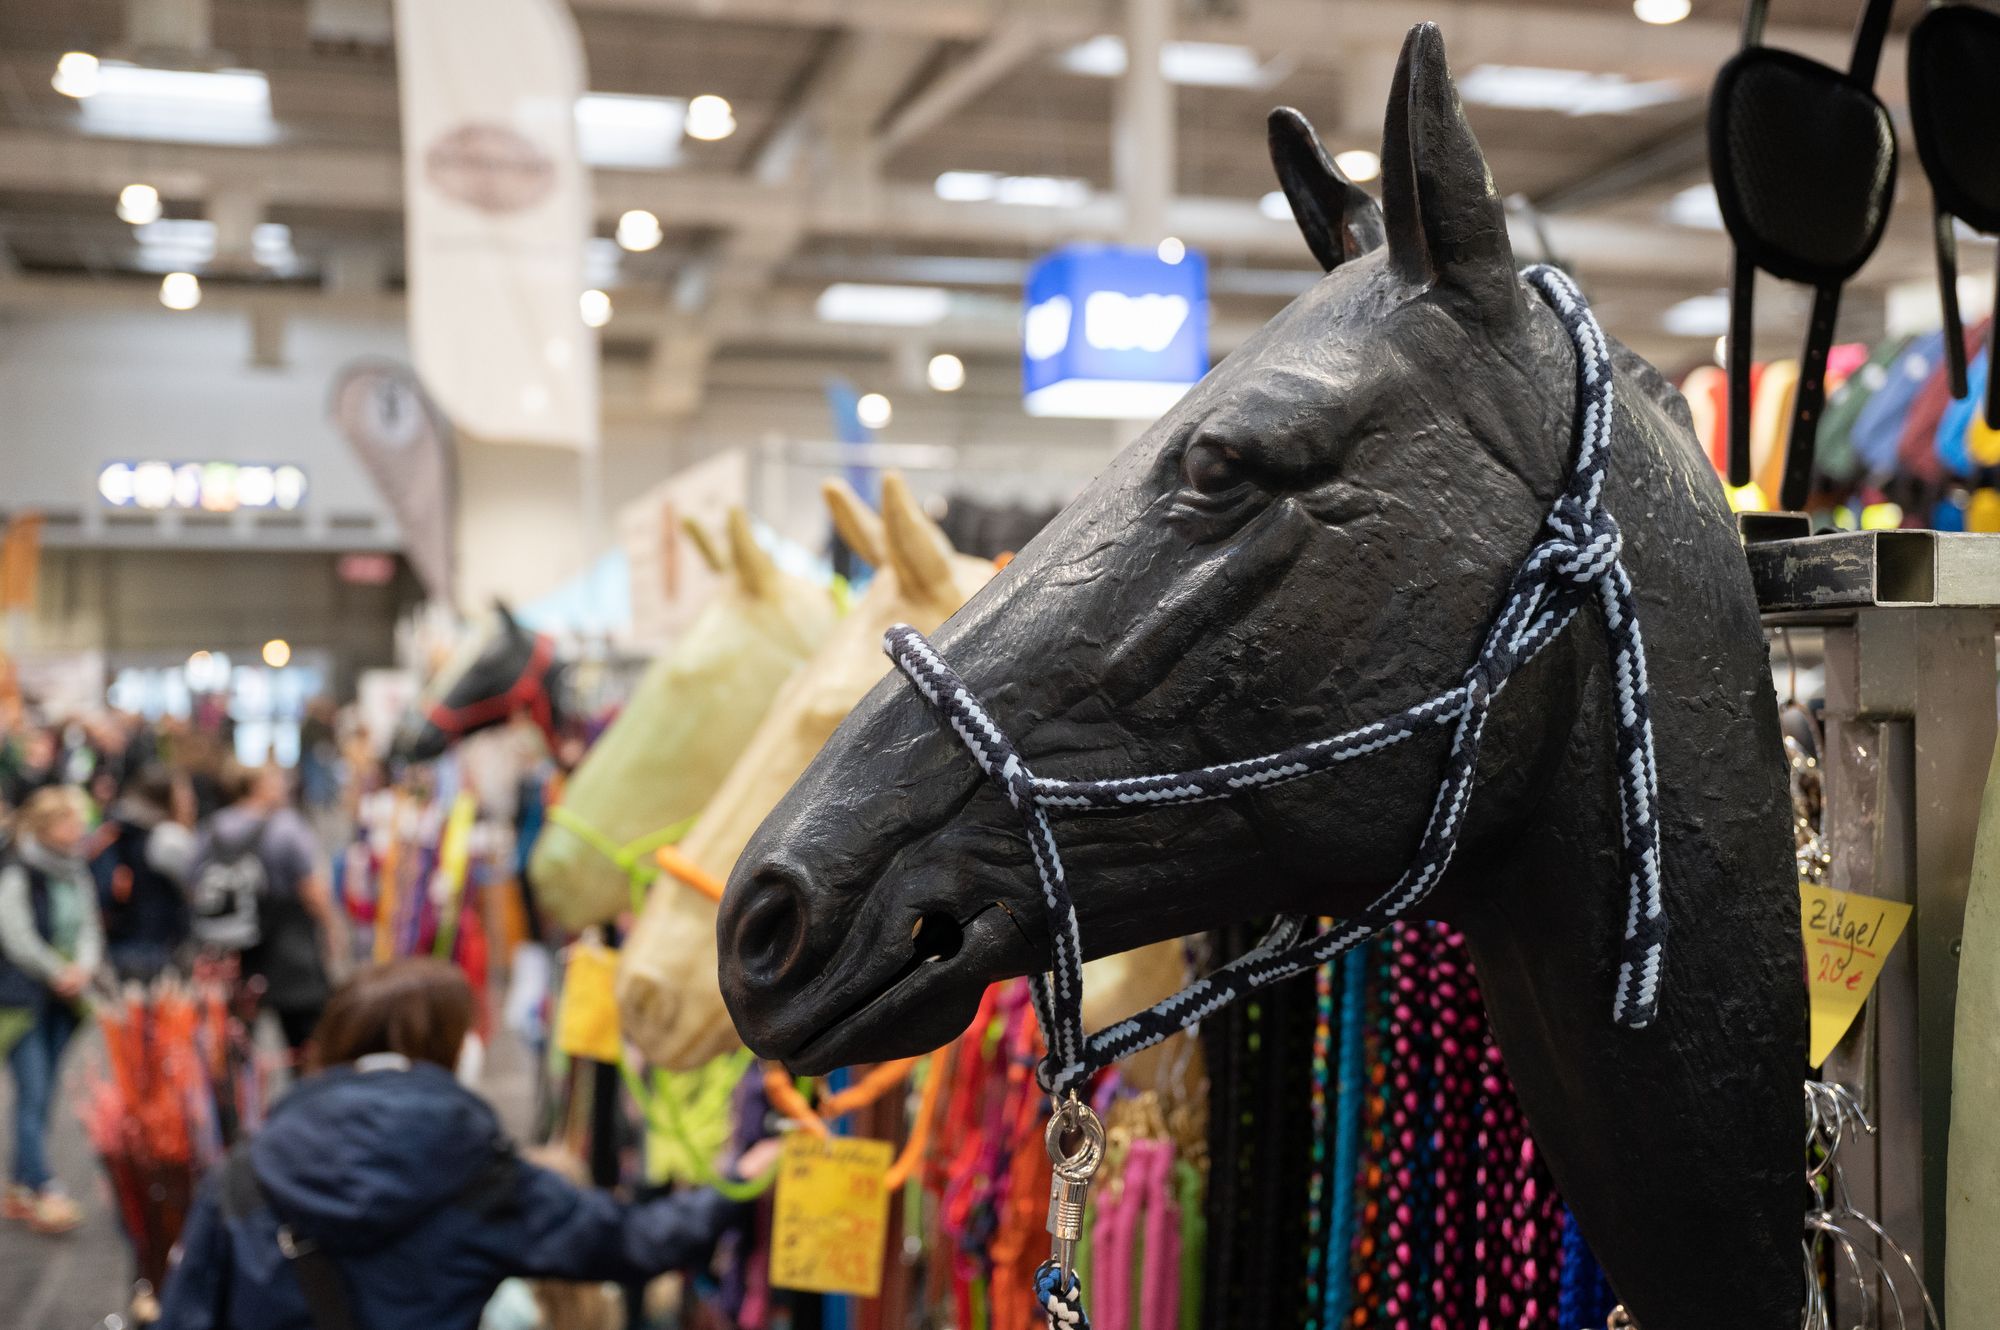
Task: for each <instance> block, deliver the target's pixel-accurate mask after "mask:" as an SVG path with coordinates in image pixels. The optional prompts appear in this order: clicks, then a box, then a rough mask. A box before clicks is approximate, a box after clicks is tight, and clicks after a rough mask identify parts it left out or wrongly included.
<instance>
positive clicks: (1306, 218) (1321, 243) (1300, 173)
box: [1266, 106, 1382, 272]
mask: <svg viewBox="0 0 2000 1330" xmlns="http://www.w3.org/2000/svg"><path fill="white" fill-rule="evenodd" d="M1266 126H1267V133H1266V137H1267V138H1268V139H1269V140H1270V144H1271V166H1272V168H1273V169H1275V170H1276V171H1277V173H1278V184H1279V185H1280V186H1281V187H1282V188H1283V189H1284V191H1285V197H1286V199H1288V200H1290V202H1291V205H1292V216H1293V217H1294V218H1296V219H1297V221H1298V224H1299V231H1300V233H1301V234H1303V235H1304V236H1305V238H1306V246H1307V247H1308V248H1309V249H1311V250H1312V252H1313V257H1314V258H1316V259H1318V260H1319V266H1320V267H1321V268H1323V269H1325V270H1326V271H1327V272H1332V271H1333V270H1334V269H1335V268H1338V267H1339V266H1340V265H1341V264H1343V263H1345V262H1346V261H1347V260H1349V259H1358V258H1360V257H1361V256H1362V255H1363V254H1366V253H1367V252H1368V251H1369V250H1371V249H1379V248H1381V245H1382V209H1381V208H1380V207H1379V206H1378V205H1377V204H1376V202H1375V200H1374V199H1373V198H1372V197H1370V195H1369V193H1368V191H1367V190H1365V189H1363V188H1361V186H1359V185H1357V184H1355V183H1354V182H1353V181H1352V180H1349V179H1348V178H1347V177H1346V176H1345V175H1344V174H1342V173H1341V170H1340V168H1339V167H1338V166H1336V165H1334V163H1333V159H1332V158H1330V157H1328V156H1327V155H1326V149H1325V148H1324V147H1322V146H1321V145H1320V141H1319V135H1318V134H1315V133H1314V132H1313V127H1312V122H1310V121H1308V120H1307V119H1306V118H1305V117H1304V116H1303V115H1300V114H1299V113H1298V112H1297V111H1295V110H1293V109H1292V108H1291V107H1289V106H1280V107H1279V108H1278V109H1277V110H1275V111H1273V112H1271V116H1270V119H1269V120H1268V121H1267V122H1266Z"/></svg>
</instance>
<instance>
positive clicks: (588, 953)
mask: <svg viewBox="0 0 2000 1330" xmlns="http://www.w3.org/2000/svg"><path fill="white" fill-rule="evenodd" d="M617 979H618V953H617V952H615V951H613V950H611V948H609V947H606V946H603V945H602V944H600V943H596V942H579V943H577V944H576V945H575V946H573V947H571V948H570V949H569V965H568V966H567V968H565V969H564V971H563V982H562V994H561V996H560V997H558V998H557V999H556V1021H555V1025H556V1047H557V1048H560V1049H561V1050H562V1051H563V1052H565V1053H567V1054H569V1056H571V1057H573V1058H589V1059H591V1060H592V1061H595V1062H616V1061H618V1058H619V1055H620V1054H621V1053H622V1052H623V1051H624V1048H623V1045H622V1044H621V1043H620V1042H619V1034H618V999H617V996H616V995H615V993H614V992H613V985H614V984H615V983H616V982H617Z"/></svg>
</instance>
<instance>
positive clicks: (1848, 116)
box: [1708, 0, 1896, 508]
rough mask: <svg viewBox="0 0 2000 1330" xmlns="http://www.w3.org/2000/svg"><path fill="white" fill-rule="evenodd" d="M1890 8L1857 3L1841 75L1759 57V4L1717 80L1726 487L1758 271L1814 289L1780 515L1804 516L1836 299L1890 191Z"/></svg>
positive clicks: (1743, 434) (1745, 472)
mask: <svg viewBox="0 0 2000 1330" xmlns="http://www.w3.org/2000/svg"><path fill="white" fill-rule="evenodd" d="M1892 4H1893V0H1868V4H1867V7H1866V8H1865V9H1864V10H1863V11H1862V15H1861V23H1860V27H1859V31H1858V33H1857V35H1856V38H1855V43H1854V57H1853V59H1852V61H1851V62H1850V63H1849V66H1848V68H1847V70H1846V71H1845V72H1843V71H1841V70H1838V69H1834V68H1833V67H1831V66H1829V65H1823V64H1821V63H1820V62H1819V61H1817V60H1810V59H1808V58H1806V57H1805V56H1802V55H1799V54H1797V53H1796V52H1793V51H1782V50H1777V49H1774V48H1772V47H1768V46H1764V45H1762V44H1761V41H1762V37H1763V32H1764V17H1765V13H1766V11H1767V10H1768V8H1769V4H1768V0H1751V3H1750V5H1749V7H1748V9H1747V10H1746V11H1745V14H1744V19H1743V34H1744V46H1743V49H1742V50H1741V51H1738V52H1737V53H1736V55H1735V56H1733V57H1731V59H1730V60H1729V62H1728V63H1727V64H1725V65H1723V67H1722V69H1721V70H1720V71H1719V72H1718V73H1717V74H1716V78H1715V88H1714V91H1713V92H1712V93H1711V94H1710V96H1709V103H1708V155H1709V168H1710V170H1711V171H1712V172H1713V174H1714V177H1715V196H1716V201H1717V202H1718V203H1719V204H1720V205H1721V210H1722V220H1723V224H1724V225H1725V226H1726V227H1727V228H1728V230H1729V236H1730V239H1731V240H1733V241H1734V242H1735V245H1736V259H1735V263H1734V264H1733V265H1732V269H1731V273H1730V291H1729V344H1728V361H1729V366H1728V369H1729V482H1730V484H1732V485H1746V484H1748V483H1749V482H1750V362H1751V356H1752V352H1753V350H1754V338H1753V336H1752V330H1753V328H1754V326H1755V325H1754V322H1753V320H1752V317H1751V316H1752V309H1753V298H1754V288H1755V285H1756V277H1757V270H1758V269H1759V268H1761V269H1763V270H1764V271H1765V272H1768V273H1770V274H1771V275H1772V276H1774V277H1782V278H1785V279H1786V280H1788V281H1794V282H1803V283H1805V284H1806V285H1808V286H1810V287H1812V288H1813V292H1814V294H1813V311H1812V320H1811V323H1810V324H1809V326H1808V328H1807V332H1806V345H1805V351H1804V353H1803V354H1802V355H1801V356H1800V358H1799V385H1798V391H1797V396H1796V398H1795V401H1794V405H1793V409H1792V421H1791V430H1790V433H1789V435H1788V436H1787V440H1786V451H1785V469H1784V481H1783V486H1782V489H1781V491H1780V496H1779V502H1780V504H1781V506H1783V507H1785V508H1798V507H1800V506H1802V505H1803V504H1804V503H1805V499H1806V493H1807V490H1808V488H1809V485H1810V482H1811V479H1812V462H1813V442H1814V434H1815V431H1816V430H1817V429H1818V426H1819V416H1820V411H1821V410H1822V408H1823V407H1824V406H1825V404H1826V357H1827V352H1828V351H1830V350H1831V349H1832V347H1833V330H1834V323H1835V321H1836V319H1837V318H1838V315H1839V312H1840V288H1841V286H1842V284H1843V283H1845V282H1846V281H1847V279H1848V278H1850V277H1852V276H1853V275H1854V274H1855V273H1856V272H1857V271H1859V270H1860V268H1861V265H1862V264H1864V263H1866V262H1867V261H1868V257H1869V255H1871V254H1873V253H1874V252H1875V246H1876V245H1877V244H1878V243H1879V242H1880V241H1881V239H1882V231H1883V228H1884V227H1886V226H1887V225H1888V221H1889V204H1890V201H1891V200H1892V199H1893V197H1894V195H1895V188H1896V131H1895V127H1894V125H1893V124H1892V123H1891V122H1890V119H1889V111H1888V108H1887V107H1885V106H1883V105H1882V101H1881V99H1880V98H1879V97H1877V96H1876V95H1875V91H1874V83H1875V68H1876V66H1877V65H1878V64H1879V63H1880V62H1881V57H1882V39H1883V36H1884V34H1885V33H1886V32H1887V30H1888V26H1889V12H1890V10H1891V8H1892Z"/></svg>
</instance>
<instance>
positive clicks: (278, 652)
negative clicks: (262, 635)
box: [262, 637, 292, 670]
mask: <svg viewBox="0 0 2000 1330" xmlns="http://www.w3.org/2000/svg"><path fill="white" fill-rule="evenodd" d="M262 654H263V657H264V663H265V664H266V665H269V666H270V667H271V668H272V669H274V670H282V669H284V668H285V666H287V665H289V664H291V663H292V644H291V643H290V642H287V641H286V640H285V639H284V638H282V637H274V638H272V639H271V640H270V641H268V642H266V643H265V644H264V650H263V653H262Z"/></svg>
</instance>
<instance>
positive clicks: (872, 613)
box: [618, 472, 1183, 1071]
mask: <svg viewBox="0 0 2000 1330" xmlns="http://www.w3.org/2000/svg"><path fill="white" fill-rule="evenodd" d="M824 489H825V493H826V500H827V504H828V506H829V507H831V508H832V510H833V520H834V526H835V527H836V529H838V530H839V532H840V535H841V538H842V539H843V540H845V541H846V542H847V544H848V545H849V546H850V547H851V548H852V549H853V550H854V551H855V552H856V553H857V554H859V555H861V557H862V558H864V559H866V560H867V561H868V562H869V563H871V564H873V565H874V566H875V568H876V570H877V572H876V576H875V580H874V581H873V582H872V583H870V584H869V587H868V590H867V591H866V593H864V594H863V595H862V597H861V599H860V600H859V601H858V602H857V603H856V604H855V606H854V608H853V610H852V611H850V612H849V614H848V615H847V617H846V618H845V619H843V620H842V621H841V622H840V624H839V626H838V627H836V628H835V629H834V630H833V632H832V634H831V635H830V636H829V637H828V638H827V640H826V644H825V645H824V646H822V647H821V648H820V650H819V653H818V654H817V655H815V656H814V657H813V658H812V659H811V660H810V661H808V662H807V663H806V664H805V666H804V667H803V668H801V669H800V670H799V671H798V673H797V674H795V675H793V676H792V678H791V680H790V681H789V682H787V683H786V684H785V687H784V690H783V691H782V692H781V693H780V694H779V695H778V699H777V701H776V702H774V703H773V704H772V706H771V710H770V712H769V714H768V715H766V716H765V717H764V721H763V724H761V725H759V726H758V727H757V733H756V735H755V736H754V737H753V738H752V739H751V740H750V744H749V747H747V748H746V749H744V751H743V756H742V758H741V760H739V761H738V762H737V763H736V765H735V766H734V767H733V768H732V769H731V770H730V772H729V775H728V777H727V778H726V779H725V780H724V781H723V783H722V788H721V789H719V790H717V791H716V793H715V797H714V798H713V799H712V800H710V802H709V804H708V806H707V808H706V809H704V810H703V812H702V814H701V817H700V819H699V820H698V821H697V822H696V823H695V825H694V827H693V829H692V830H690V831H689V832H688V835H687V837H686V839H684V840H683V841H681V843H680V846H679V849H680V852H681V854H682V855H684V856H685V857H686V858H688V859H690V860H692V861H693V862H694V863H695V864H696V865H697V866H699V867H700V868H702V869H703V870H705V871H706V872H708V873H709V874H711V875H712V876H713V877H715V878H717V879H726V878H727V877H728V876H729V871H730V869H731V868H732V867H734V866H735V863H736V856H737V855H738V854H740V853H742V850H743V847H744V846H745V845H746V844H748V843H749V840H750V837H751V835H752V833H754V832H755V831H756V830H757V827H758V824H759V823H761V822H762V821H763V820H764V818H765V815H766V814H768V813H769V812H770V811H771V809H772V808H773V807H775V806H776V804H777V802H778V800H779V799H780V798H781V797H783V795H784V793H785V791H786V790H787V789H788V788H789V787H790V786H791V784H792V782H793V781H794V780H796V779H798V776H799V773H801V772H802V771H804V770H805V768H806V764H807V763H808V762H810V761H811V760H812V758H813V755H814V754H815V753H817V752H818V751H819V750H820V747H821V746H822V745H823V744H825V742H826V740H827V738H828V737H829V736H830V735H832V733H833V731H834V729H835V728H836V727H837V726H839V724H840V722H841V721H842V720H844V719H845V718H846V716H847V713H848V712H849V711H850V710H852V709H853V707H854V704H855V703H857V702H859V701H860V700H861V697H862V695H863V694H864V693H866V692H867V691H868V690H869V689H870V688H871V687H873V686H874V684H875V682H876V680H878V679H880V678H881V677H882V676H883V674H885V673H886V672H887V671H888V668H889V661H888V657H886V656H885V655H884V654H883V652H882V634H883V633H884V632H885V631H886V630H887V629H888V628H889V626H890V625H892V624H896V623H908V624H911V625H914V626H915V627H916V628H917V629H918V630H919V631H920V632H926V633H928V632H930V631H932V630H933V629H935V628H936V627H937V626H938V625H939V624H941V623H943V622H944V621H945V620H946V619H948V618H950V617H951V615H952V614H953V613H954V612H955V611H956V610H957V609H958V607H959V606H960V605H962V604H964V603H965V601H966V600H968V599H969V598H970V597H971V596H972V593H973V592H975V591H977V590H979V588H980V587H982V586H984V585H985V584H986V582H987V581H988V579H990V578H991V577H992V576H993V572H994V569H993V565H992V564H991V563H989V562H987V561H986V560H984V559H974V558H969V557H967V556H965V555H962V554H959V553H958V552H956V551H955V550H953V549H952V547H951V542H950V541H949V540H947V539H946V538H945V535H944V533H943V532H942V531H940V530H939V529H938V526H937V524H936V523H935V522H933V521H931V519H930V518H929V517H928V516H926V515H925V513H924V511H923V509H922V508H921V507H920V506H919V505H918V504H917V501H916V499H915V497H914V496H913V495H912V494H911V493H910V489H909V486H908V485H906V484H905V483H904V481H903V478H902V477H901V476H900V475H898V474H896V473H895V472H888V473H885V474H884V476H883V478H882V514H881V516H880V517H879V518H878V517H877V516H876V515H875V514H874V513H872V512H870V511H869V509H868V507H867V505H866V504H864V503H863V502H862V501H861V500H860V499H859V498H857V497H856V496H855V494H854V492H853V491H852V490H850V489H849V488H847V486H846V485H844V484H842V483H840V482H838V481H828V482H827V483H826V485H825V487H824ZM1182 969H1183V967H1182V963H1181V955H1180V944H1179V943H1177V942H1176V943H1166V944H1162V945H1160V946H1156V947H1148V948H1145V949H1144V950H1142V951H1139V952H1133V953H1130V954H1128V955H1125V956H1113V957H1107V958H1105V959H1104V960H1103V961H1096V962H1092V966H1091V972H1090V982H1089V983H1088V984H1086V986H1085V990H1084V991H1085V992H1086V993H1087V994H1089V998H1088V1003H1089V1011H1088V1013H1087V1016H1088V1018H1090V1019H1092V1020H1094V1021H1096V1022H1097V1023H1099V1024H1109V1023H1110V1022H1111V1021H1112V1020H1115V1019H1119V1018H1122V1017H1124V1016H1127V1015H1130V1014H1131V1013H1132V1012H1134V1011H1137V1010H1139V1009H1140V1008H1141V1007H1145V1006H1148V1005H1150V1004H1151V1003H1153V1002H1155V1001H1158V1000H1159V999H1160V998H1163V997H1165V996H1166V995H1167V994H1169V993H1171V992H1173V991H1174V989H1176V988H1178V987H1179V986H1180V984H1181V981H1182ZM618 1008H619V1015H620V1019H621V1023H622V1025H623V1029H624V1034H625V1037H626V1038H627V1039H629V1040H631V1041H632V1043H634V1044H635V1045H637V1046H638V1048H639V1049H640V1051H642V1052H643V1053H644V1054H645V1055H646V1057H647V1059H648V1060H649V1061H651V1062H652V1063H653V1064H654V1065H656V1066H660V1067H664V1068H667V1069H668V1070H673V1071H685V1070H689V1069H692V1068H694V1067H698V1066H700V1065H701V1064H702V1063H704V1062H706V1061H708V1060H709V1059H710V1058H713V1057H717V1056H719V1055H721V1054H723V1053H727V1052H730V1051H731V1050H733V1049H735V1048H737V1047H739V1045H740V1041H739V1040H738V1039H737V1037H736V1028H735V1026H734V1025H733V1024H731V1022H730V1019H729V1013H728V1012H727V1011H726V1010H725V1009H724V1008H723V1005H722V994H721V991H720V990H719V988H718V987H717V985H716V974H715V903H714V902H713V901H711V900H710V899H708V898H707V897H706V896H703V895H701V894H700V893H698V892H696V891H694V890H692V889H689V888H686V887H683V886H682V885H681V884H679V883H678V882H676V881H674V880H673V879H671V878H663V879H661V881H660V882H658V883H657V884H655V887H654V890H653V892H652V894H651V895H650V896H649V897H648V898H647V900H646V908H645V910H644V912H643V913H642V914H641V915H640V917H639V923H638V926H637V927H636V928H635V929H634V930H633V932H632V936H631V937H630V938H629V939H627V941H626V944H625V947H624V951H623V954H622V959H621V961H620V965H619V972H618Z"/></svg>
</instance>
